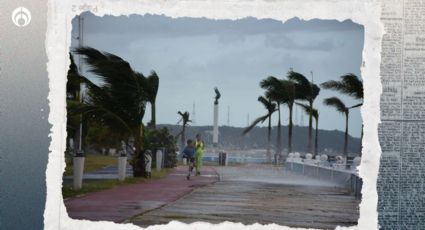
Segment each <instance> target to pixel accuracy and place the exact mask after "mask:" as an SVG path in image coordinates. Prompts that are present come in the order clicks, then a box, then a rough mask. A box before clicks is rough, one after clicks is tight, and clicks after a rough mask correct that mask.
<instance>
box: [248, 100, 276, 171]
mask: <svg viewBox="0 0 425 230" xmlns="http://www.w3.org/2000/svg"><path fill="white" fill-rule="evenodd" d="M258 101H259V102H260V103H261V104H263V106H264V108H266V110H267V114H265V115H263V116H261V117H258V118H257V119H255V120H254V122H252V124H251V125H250V126H248V127H246V128H245V129H244V130H243V132H242V135H245V134H247V133H248V132H249V131H251V130H252V128H254V127H255V126H256V125H257V124H258V123H260V122H261V123H263V122H264V121H265V120H266V119H268V122H269V124H268V127H267V153H266V154H267V162H269V163H270V162H271V160H272V156H271V151H270V144H271V143H270V142H271V140H270V139H271V131H272V123H271V122H272V114H273V113H274V112H276V103H274V102H272V100H271V99H267V98H265V97H263V96H259V97H258Z"/></svg>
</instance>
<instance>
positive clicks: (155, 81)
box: [146, 71, 159, 129]
mask: <svg viewBox="0 0 425 230" xmlns="http://www.w3.org/2000/svg"><path fill="white" fill-rule="evenodd" d="M146 81H147V84H148V87H147V90H146V91H147V92H146V94H147V98H148V101H149V103H150V104H151V122H150V126H151V127H152V128H154V129H155V128H156V104H155V102H156V96H157V94H158V88H159V78H158V75H157V74H156V72H155V71H152V72H151V74H150V75H149V76H148V77H147V78H146Z"/></svg>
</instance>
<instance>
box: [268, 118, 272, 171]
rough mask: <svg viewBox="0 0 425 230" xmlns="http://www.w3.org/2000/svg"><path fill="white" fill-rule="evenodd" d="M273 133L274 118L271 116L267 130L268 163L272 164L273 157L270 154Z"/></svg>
mask: <svg viewBox="0 0 425 230" xmlns="http://www.w3.org/2000/svg"><path fill="white" fill-rule="evenodd" d="M271 132H272V116H271V115H269V126H268V129H267V162H268V163H271V162H272V155H271V152H270V139H271Z"/></svg>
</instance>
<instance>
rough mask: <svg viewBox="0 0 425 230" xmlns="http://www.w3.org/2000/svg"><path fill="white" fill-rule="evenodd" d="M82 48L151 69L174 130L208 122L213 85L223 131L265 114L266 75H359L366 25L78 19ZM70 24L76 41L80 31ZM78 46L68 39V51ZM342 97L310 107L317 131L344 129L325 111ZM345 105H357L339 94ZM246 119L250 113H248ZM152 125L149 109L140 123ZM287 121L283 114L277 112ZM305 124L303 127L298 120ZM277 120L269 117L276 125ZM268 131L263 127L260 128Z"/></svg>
mask: <svg viewBox="0 0 425 230" xmlns="http://www.w3.org/2000/svg"><path fill="white" fill-rule="evenodd" d="M83 18H84V45H87V46H91V47H93V48H96V49H99V50H102V51H107V52H110V53H113V54H116V55H118V56H120V57H122V58H123V59H125V60H126V61H128V62H129V63H130V65H131V66H132V68H133V69H135V70H137V71H139V72H142V73H143V74H145V75H148V74H149V72H150V71H151V70H155V71H156V72H157V74H158V75H159V77H160V85H159V92H158V97H157V122H158V123H159V124H163V123H167V124H176V123H177V121H178V120H179V116H178V115H177V111H179V110H180V111H189V112H190V113H192V111H193V104H195V107H196V109H195V112H196V116H195V125H211V124H212V122H213V97H214V95H215V94H214V90H213V89H214V87H215V86H216V87H218V88H219V90H220V92H221V94H222V98H221V99H220V118H219V124H220V125H227V122H228V108H229V107H230V116H229V117H230V119H229V120H230V125H231V126H238V127H242V126H246V125H247V122H248V116H249V120H250V121H252V120H254V119H255V118H256V117H258V116H261V115H264V114H265V113H266V111H265V109H264V108H263V107H262V105H261V104H260V103H259V102H258V101H257V98H258V96H260V95H262V94H263V92H264V91H263V90H262V89H261V88H260V87H259V82H260V81H261V80H262V79H264V78H266V77H267V76H270V75H272V76H275V77H279V78H282V77H284V76H285V75H286V73H287V72H288V70H289V69H290V68H291V67H292V68H293V69H294V71H297V72H300V73H302V74H304V75H305V76H307V77H309V78H310V77H311V74H310V71H313V74H314V82H315V83H322V82H324V81H327V80H331V79H334V80H336V79H338V78H339V76H341V75H343V74H345V73H354V74H356V75H357V76H360V65H361V62H362V50H363V41H364V30H363V26H361V25H358V24H355V23H353V22H351V21H344V22H338V21H335V20H311V21H302V20H299V19H297V18H295V19H291V20H289V21H287V22H285V23H282V22H281V21H276V20H271V19H267V20H257V19H255V18H246V19H241V20H236V21H232V20H209V19H205V18H178V19H172V18H169V17H166V16H158V15H146V16H139V15H132V16H130V17H126V16H122V17H113V16H106V17H96V16H94V15H92V14H83ZM77 25H78V24H77V23H76V20H75V19H74V21H73V36H74V37H75V36H77V33H78V27H77ZM76 44H77V40H75V39H73V46H75V45H76ZM330 96H340V94H338V93H337V92H334V91H329V90H324V89H322V90H321V92H320V95H319V96H318V98H317V99H316V101H315V104H314V106H315V107H316V108H318V110H319V113H320V120H319V128H320V129H328V130H334V129H339V130H343V129H344V127H345V123H344V122H345V120H344V117H343V116H342V114H339V113H337V112H336V111H335V110H334V109H332V108H329V107H326V106H324V105H323V99H324V98H326V97H330ZM341 98H342V99H343V100H344V102H346V104H347V105H354V104H356V103H358V102H357V101H355V100H353V99H350V98H349V97H346V96H341ZM248 114H249V115H248ZM301 114H302V111H301V110H300V109H296V110H295V111H294V116H295V117H294V122H295V124H297V125H300V124H301V125H307V123H308V118H307V116H304V117H303V118H302V116H301ZM149 119H150V108H149V106H148V108H147V111H146V115H145V118H144V121H148V120H149ZM282 120H283V124H287V122H288V114H287V110H286V108H285V110H284V111H283V113H282ZM302 120H303V121H304V123H301V121H302ZM276 122H277V115H275V116H274V119H273V124H276ZM264 125H266V123H265V124H264ZM360 127H361V117H360V112H359V109H356V110H354V111H352V112H350V135H352V136H356V137H359V136H360Z"/></svg>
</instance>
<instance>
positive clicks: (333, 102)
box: [323, 97, 362, 157]
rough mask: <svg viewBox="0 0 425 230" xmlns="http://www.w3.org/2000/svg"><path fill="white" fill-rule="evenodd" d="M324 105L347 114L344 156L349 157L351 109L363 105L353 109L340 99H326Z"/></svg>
mask: <svg viewBox="0 0 425 230" xmlns="http://www.w3.org/2000/svg"><path fill="white" fill-rule="evenodd" d="M323 103H324V104H325V105H327V106H331V107H334V108H335V109H336V110H337V111H338V112H340V113H343V114H345V135H344V148H343V154H344V156H345V157H347V149H348V115H349V112H350V109H352V108H356V107H359V106H361V105H362V104H357V105H354V106H351V107H347V106H346V105H345V104H344V103H343V102H342V101H341V100H340V99H339V98H337V97H330V98H326V99H325V100H324V101H323Z"/></svg>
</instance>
